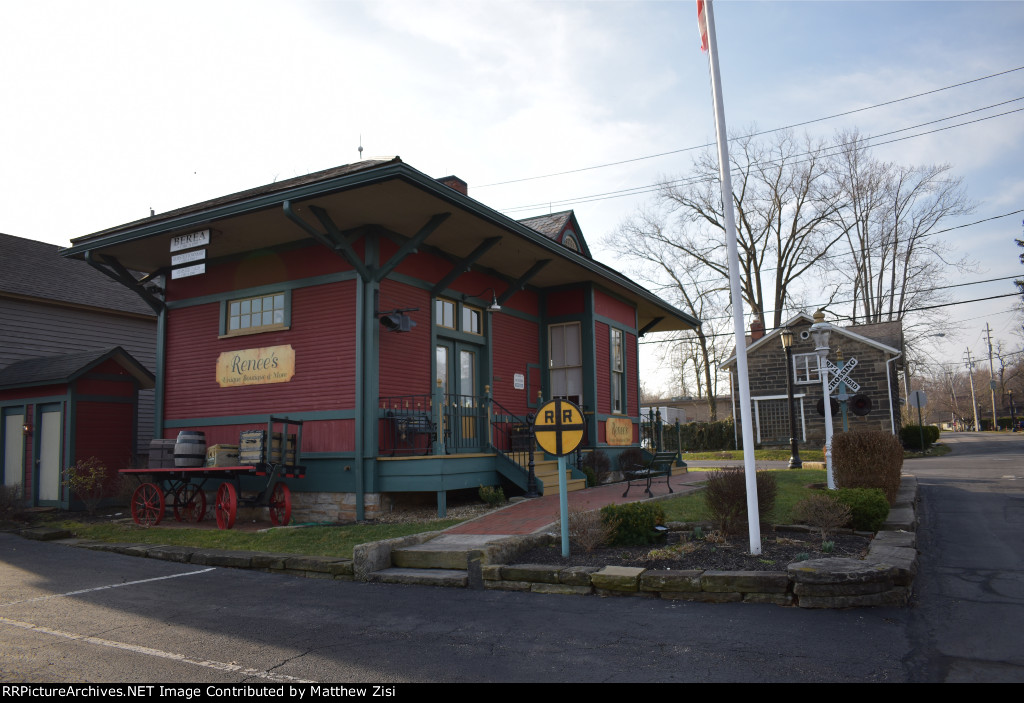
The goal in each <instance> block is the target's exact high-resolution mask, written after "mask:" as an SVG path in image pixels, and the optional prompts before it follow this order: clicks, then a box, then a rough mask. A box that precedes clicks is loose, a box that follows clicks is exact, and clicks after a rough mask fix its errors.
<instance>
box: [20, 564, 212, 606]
mask: <svg viewBox="0 0 1024 703" xmlns="http://www.w3.org/2000/svg"><path fill="white" fill-rule="evenodd" d="M214 568H215V567H212V566H211V567H210V568H209V569H201V570H200V571H188V572H186V573H184V574H171V575H170V576H156V577H154V578H151V579H142V580H141V581H128V582H126V583H112V584H110V585H107V586H96V587H95V588H83V589H82V590H80V591H68V592H67V593H52V594H50V595H48V596H38V597H37V598H26V599H25V600H16V601H11V602H10V603H0V607H3V606H7V605H18V604H20V603H35V602H36V601H41V600H49V599H50V598H66V597H67V596H78V595H81V594H83V593H92V592H93V591H105V590H107V589H108V588H123V587H124V586H137V585H138V584H140V583H152V582H153V581H165V580H167V579H176V578H181V577H182V576H195V575H197V574H205V573H206V572H208V571H213V570H214Z"/></svg>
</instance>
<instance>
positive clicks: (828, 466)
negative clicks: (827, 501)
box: [811, 310, 836, 490]
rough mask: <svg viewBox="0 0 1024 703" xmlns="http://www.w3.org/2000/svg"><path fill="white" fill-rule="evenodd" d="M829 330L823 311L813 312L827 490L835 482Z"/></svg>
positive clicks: (812, 335) (812, 328)
mask: <svg viewBox="0 0 1024 703" xmlns="http://www.w3.org/2000/svg"><path fill="white" fill-rule="evenodd" d="M831 332H832V325H830V324H828V323H827V322H825V313H824V312H823V311H822V310H818V311H817V312H816V313H814V324H813V325H811V337H812V338H813V339H814V351H815V352H817V354H818V374H819V375H820V376H821V389H822V392H823V396H822V402H823V403H824V405H823V407H824V408H825V474H826V476H827V478H828V487H829V490H835V487H836V482H835V478H834V477H833V475H832V413H831V412H830V411H831V409H832V408H831V400H832V399H831V396H830V395H829V392H828V352H829V348H828V338H829V334H830V333H831Z"/></svg>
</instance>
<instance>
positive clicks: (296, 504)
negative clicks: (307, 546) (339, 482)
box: [262, 491, 392, 522]
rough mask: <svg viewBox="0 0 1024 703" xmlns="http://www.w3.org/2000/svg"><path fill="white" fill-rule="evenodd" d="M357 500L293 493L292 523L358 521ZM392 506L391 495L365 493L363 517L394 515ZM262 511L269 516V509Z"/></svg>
mask: <svg viewBox="0 0 1024 703" xmlns="http://www.w3.org/2000/svg"><path fill="white" fill-rule="evenodd" d="M356 498H357V496H356V494H355V493H299V492H297V491H295V492H292V522H354V521H355V520H356ZM391 506H392V498H391V496H390V495H389V494H387V493H364V494H363V517H364V519H366V520H373V519H375V518H377V517H380V515H381V514H382V513H386V512H390V511H391ZM262 510H263V514H264V516H266V513H267V510H266V508H263V509H262Z"/></svg>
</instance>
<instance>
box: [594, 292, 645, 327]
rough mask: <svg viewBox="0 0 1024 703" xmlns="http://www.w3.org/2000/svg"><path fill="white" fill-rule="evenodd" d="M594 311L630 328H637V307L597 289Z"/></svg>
mask: <svg viewBox="0 0 1024 703" xmlns="http://www.w3.org/2000/svg"><path fill="white" fill-rule="evenodd" d="M594 313H595V314H597V315H600V316H602V317H607V318H608V319H611V320H615V321H616V322H619V323H622V324H623V325H625V326H626V327H628V328H629V329H636V309H635V308H634V307H633V306H632V305H630V304H629V303H624V302H622V301H621V300H619V299H617V298H613V297H612V296H610V295H608V294H607V293H605V292H603V291H600V290H596V289H595V290H594Z"/></svg>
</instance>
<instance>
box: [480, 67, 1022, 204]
mask: <svg viewBox="0 0 1024 703" xmlns="http://www.w3.org/2000/svg"><path fill="white" fill-rule="evenodd" d="M1022 69H1024V66H1018V67H1017V68H1010V69H1007V70H1005V71H1000V72H998V73H992V74H989V75H987V76H981V77H980V78H972V79H971V80H967V81H961V82H960V83H954V84H952V85H947V86H944V87H942V88H935V89H934V90H928V91H925V92H923V93H916V94H915V95H908V96H906V97H902V98H896V99H895V100H888V101H886V102H881V103H876V104H874V105H868V106H867V107H859V108H857V109H855V110H847V111H845V112H837V113H836V114H834V115H827V116H825V117H817V118H815V119H813V120H806V121H804V122H795V123H793V124H790V125H786V126H784V127H775V128H774V129H768V130H764V131H763V132H755V133H753V134H751V135H749V136H751V137H758V136H761V135H764V134H772V133H774V132H781V131H783V130H786V129H792V128H794V127H803V126H805V125H809V124H814V123H815V122H824V121H825V120H831V119H835V118H836V117H845V116H847V115H852V114H855V113H858V112H864V111H866V110H874V109H875V108H879V107H885V106H886V105H894V104H896V103H900V102H904V101H906V100H913V99H914V98H920V97H923V96H925V95H932V94H934V93H941V92H942V91H944V90H950V89H952V88H959V87H961V86H965V85H969V84H971V83H977V82H979V81H984V80H988V79H989V78H996V77H997V76H1002V75H1006V74H1007V73H1013V72H1014V71H1020V70H1022ZM739 138H740V137H733V138H732V139H730V140H729V141H735V140H736V139H739ZM710 146H714V144H713V143H709V144H700V145H697V146H688V147H683V148H682V149H673V150H672V151H663V152H661V153H659V154H650V155H648V156H638V157H635V158H632V159H623V160H622V161H613V162H610V163H605V164H596V165H594V166H584V167H581V168H576V169H570V170H568V171H559V172H557V173H548V174H544V175H543V176H527V177H525V178H515V179H512V180H508V181H498V182H496V183H485V184H484V185H479V186H474V187H475V188H491V187H493V186H500V185H508V184H510V183H522V182H524V181H536V180H539V179H542V178H553V177H555V176H565V175H568V174H570V173H581V172H583V171H593V170H596V169H599V168H608V167H609V166H621V165H622V164H628V163H633V162H636V161H644V160H647V159H656V158H659V157H661V156H671V155H672V154H681V153H683V152H687V151H693V150H695V149H704V148H707V147H710Z"/></svg>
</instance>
